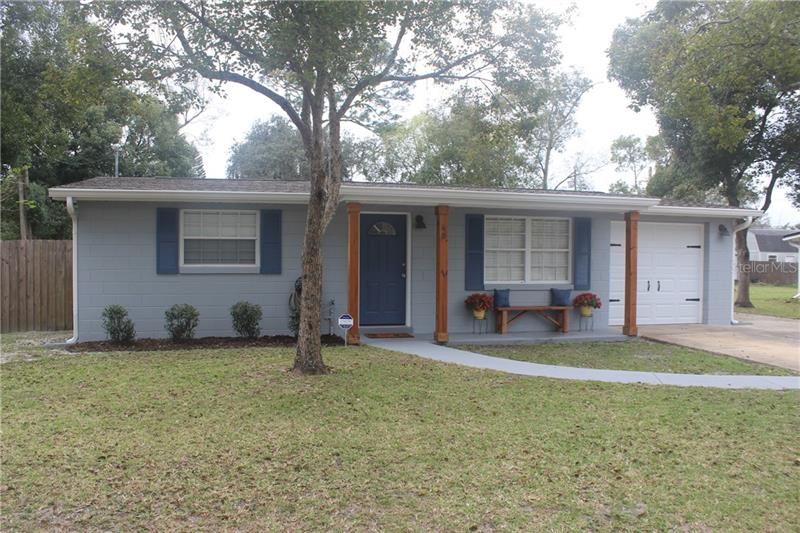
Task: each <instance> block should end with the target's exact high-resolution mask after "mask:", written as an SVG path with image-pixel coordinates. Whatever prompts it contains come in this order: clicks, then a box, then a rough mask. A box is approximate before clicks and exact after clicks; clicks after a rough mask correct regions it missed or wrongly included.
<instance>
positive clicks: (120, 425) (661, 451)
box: [0, 347, 800, 531]
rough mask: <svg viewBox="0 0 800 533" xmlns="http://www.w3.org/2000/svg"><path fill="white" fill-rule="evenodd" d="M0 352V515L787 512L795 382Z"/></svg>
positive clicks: (720, 517) (208, 525) (556, 517)
mask: <svg viewBox="0 0 800 533" xmlns="http://www.w3.org/2000/svg"><path fill="white" fill-rule="evenodd" d="M325 353H326V358H327V359H326V360H327V362H328V363H329V364H331V365H332V366H333V367H335V369H336V372H335V373H334V374H332V375H329V376H322V377H312V378H303V377H298V376H295V375H293V374H291V373H289V372H287V371H286V369H287V368H288V367H289V366H290V363H291V358H292V350H291V349H286V348H266V349H226V350H213V351H210V350H209V351H205V350H192V351H183V352H181V351H175V352H159V353H157V354H149V353H142V352H139V353H115V354H110V355H109V354H90V355H74V354H72V355H66V356H54V357H50V358H44V359H40V360H37V361H33V362H16V363H7V364H5V365H3V366H2V367H0V371H1V372H2V380H0V387H1V388H2V399H3V413H2V415H3V416H2V422H3V428H2V429H3V435H2V450H1V451H2V483H0V491H1V493H0V502H1V505H2V508H1V509H0V511H1V512H0V515H1V516H2V518H0V520H1V522H0V529H2V530H3V531H18V530H42V529H45V530H72V531H75V530H78V531H81V530H84V531H85V530H160V531H169V530H187V531H188V530H191V531H197V530H206V531H216V530H235V529H241V530H248V531H261V530H334V531H343V530H361V531H363V530H385V529H389V530H417V531H422V530H439V531H441V530H449V531H468V530H476V531H493V530H501V529H505V530H529V531H532V530H561V531H567V530H603V531H611V530H620V529H623V530H678V531H707V530H716V531H725V530H752V531H763V530H771V531H781V530H783V531H788V530H791V529H793V528H794V527H795V526H796V524H797V506H798V494H800V476H798V472H800V466H798V448H797V435H798V432H800V422H799V421H798V417H797V405H798V402H800V393H798V392H797V391H789V392H775V391H741V390H740V391H734V390H712V389H699V388H688V389H685V388H672V387H663V386H643V385H616V384H598V383H588V382H570V381H558V380H548V379H540V378H526V377H520V376H511V375H504V374H500V373H494V372H489V371H480V370H475V369H469V368H464V367H459V366H453V365H446V364H441V363H436V362H432V361H427V360H422V359H419V358H414V357H410V356H405V355H401V354H397V353H392V352H386V351H381V350H377V349H374V348H368V347H361V348H352V347H351V348H328V349H326V352H325Z"/></svg>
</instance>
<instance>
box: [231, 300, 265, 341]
mask: <svg viewBox="0 0 800 533" xmlns="http://www.w3.org/2000/svg"><path fill="white" fill-rule="evenodd" d="M262 316H263V314H262V313H261V306H260V305H258V304H251V303H250V302H236V303H235V304H233V306H231V318H233V330H234V331H235V332H236V334H237V335H239V336H240V337H248V338H250V339H255V338H256V337H258V336H259V335H260V334H261V326H259V325H258V323H259V322H261V317H262Z"/></svg>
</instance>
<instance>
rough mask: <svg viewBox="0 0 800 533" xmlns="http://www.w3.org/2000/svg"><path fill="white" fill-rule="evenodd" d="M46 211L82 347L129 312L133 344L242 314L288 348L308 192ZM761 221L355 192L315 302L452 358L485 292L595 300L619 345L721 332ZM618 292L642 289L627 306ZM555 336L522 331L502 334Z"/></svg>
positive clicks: (132, 184)
mask: <svg viewBox="0 0 800 533" xmlns="http://www.w3.org/2000/svg"><path fill="white" fill-rule="evenodd" d="M50 196H51V197H53V198H56V199H60V200H64V201H66V202H67V208H68V210H69V211H70V213H71V214H72V216H73V220H74V223H73V237H74V240H75V243H74V250H75V253H74V261H75V262H76V264H75V265H73V267H74V272H76V276H75V278H74V289H73V291H74V296H75V297H74V305H75V308H74V312H75V329H76V335H77V337H78V339H80V340H82V341H84V340H93V339H101V338H104V336H105V334H104V332H103V329H102V327H101V319H100V314H101V312H102V310H103V308H104V307H105V306H106V305H109V304H121V305H124V306H125V307H126V308H127V309H128V311H129V312H130V315H131V317H132V318H133V320H134V321H135V322H136V330H137V333H138V335H139V336H140V337H163V336H164V335H165V331H164V310H165V309H166V308H167V307H169V306H170V305H172V304H175V303H190V304H192V305H194V306H196V307H197V308H198V309H199V311H200V326H199V331H198V334H199V335H203V336H206V335H231V334H232V329H231V320H230V315H229V308H230V306H231V305H232V304H233V303H235V302H237V301H239V300H248V301H250V302H253V303H257V304H260V305H261V306H262V308H263V310H264V319H263V322H262V326H263V330H264V331H265V332H268V333H271V334H272V333H286V332H287V330H288V307H287V301H288V298H289V295H290V293H291V291H292V289H293V286H294V282H295V279H296V278H297V277H298V276H299V275H300V256H301V252H302V242H303V233H304V224H305V217H306V207H305V205H306V203H307V198H308V183H306V182H283V181H243V180H208V179H207V180H202V179H173V178H106V177H102V178H93V179H89V180H85V181H82V182H78V183H72V184H69V185H65V186H61V187H56V188H52V189H50ZM758 215H760V212H759V211H754V210H750V209H738V208H727V207H708V206H681V205H666V204H661V202H660V201H659V199H657V198H647V197H641V196H624V195H612V194H605V193H590V192H572V191H536V190H504V189H478V188H460V187H446V186H428V185H407V184H381V183H359V182H348V183H344V184H343V185H342V187H341V206H340V208H339V210H338V212H337V214H336V216H335V217H334V219H333V221H332V222H331V224H330V226H329V227H328V230H327V233H326V235H325V239H324V245H323V254H324V279H323V284H324V289H323V290H324V294H323V301H324V302H327V301H330V300H334V301H335V312H336V313H337V314H339V313H343V312H349V313H350V314H352V315H353V316H354V318H355V320H356V325H357V326H360V328H359V327H356V328H354V329H353V330H351V332H352V338H353V340H357V339H358V335H359V330H360V331H361V332H363V331H364V330H373V331H381V330H387V331H398V330H399V331H409V332H412V333H413V334H414V335H416V336H417V337H426V336H433V338H434V339H436V340H437V341H440V342H444V341H447V340H448V335H449V334H450V333H465V332H470V331H472V327H473V323H472V317H471V314H470V313H469V311H468V310H467V309H466V307H465V305H464V298H465V297H466V296H467V295H469V294H470V293H472V292H476V291H491V289H494V288H510V289H511V304H512V305H547V304H549V302H550V292H549V289H550V288H570V289H573V290H574V293H573V294H577V293H579V292H582V291H592V292H595V293H597V294H598V295H599V296H600V297H601V298H602V300H603V302H604V305H603V307H602V309H599V310H598V312H597V313H596V315H595V318H594V322H595V326H596V327H599V328H604V327H605V326H606V325H617V324H622V325H624V331H626V332H627V333H628V334H636V325H637V322H638V324H670V323H709V324H728V323H729V321H730V319H731V308H732V290H731V287H732V281H733V280H732V270H733V269H732V255H731V250H732V246H733V242H732V234H733V231H732V228H733V224H734V220H735V219H737V218H743V217H748V216H758ZM626 234H630V235H631V239H630V240H628V239H626ZM637 249H638V255H637V253H636V251H637ZM626 255H630V257H631V259H633V258H636V260H630V261H626V260H625V259H626ZM626 280H630V281H629V282H628V283H630V284H631V288H632V287H633V285H634V284H635V285H636V286H637V291H635V292H634V291H631V294H630V295H629V297H628V298H626V291H625V285H626ZM574 316H575V317H576V318H577V314H575V315H574ZM550 327H552V326H550V325H549V324H548V323H547V322H545V321H544V320H538V319H534V318H533V317H523V319H521V320H519V321H518V322H515V323H514V324H513V328H512V331H526V330H528V331H535V330H545V329H549V328H550Z"/></svg>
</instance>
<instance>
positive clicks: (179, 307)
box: [164, 304, 200, 341]
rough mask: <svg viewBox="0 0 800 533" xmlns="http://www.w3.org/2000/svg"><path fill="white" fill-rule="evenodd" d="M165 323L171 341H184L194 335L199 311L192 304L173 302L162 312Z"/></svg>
mask: <svg viewBox="0 0 800 533" xmlns="http://www.w3.org/2000/svg"><path fill="white" fill-rule="evenodd" d="M164 317H165V318H166V320H167V323H166V324H165V325H164V328H165V329H166V330H167V331H168V332H169V336H170V338H171V339H172V340H173V341H184V340H188V339H191V338H193V337H194V330H195V329H197V323H198V321H199V319H200V313H199V312H198V311H197V309H196V308H195V307H194V306H193V305H189V304H175V305H173V306H172V307H170V308H169V309H167V311H166V312H165V313H164Z"/></svg>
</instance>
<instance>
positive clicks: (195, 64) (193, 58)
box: [172, 18, 311, 144]
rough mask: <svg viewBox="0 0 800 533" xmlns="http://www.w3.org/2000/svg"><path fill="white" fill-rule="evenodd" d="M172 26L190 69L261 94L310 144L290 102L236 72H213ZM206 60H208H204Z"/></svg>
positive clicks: (301, 121)
mask: <svg viewBox="0 0 800 533" xmlns="http://www.w3.org/2000/svg"><path fill="white" fill-rule="evenodd" d="M172 24H173V26H174V30H175V34H176V35H177V37H178V41H179V42H180V43H181V47H182V48H183V51H184V53H185V54H186V55H187V57H188V59H189V60H190V62H191V63H192V68H194V69H195V70H197V72H199V73H200V75H201V76H204V77H206V78H208V79H212V80H219V81H228V82H233V83H238V84H240V85H244V86H245V87H248V88H250V89H252V90H254V91H256V92H257V93H259V94H262V95H264V96H266V97H267V98H269V99H270V100H272V101H273V102H275V103H276V104H278V106H279V107H280V108H281V109H282V110H283V111H284V112H285V113H286V114H287V115H288V116H289V119H290V120H291V121H292V123H293V124H294V125H295V127H297V129H298V131H299V132H300V136H301V137H302V138H303V141H304V142H306V141H307V142H308V143H309V144H311V130H310V129H309V127H308V125H307V124H306V123H304V122H303V120H302V118H301V117H300V115H298V114H297V111H295V109H294V107H292V104H291V102H289V100H287V99H286V98H285V97H284V96H282V95H280V94H278V93H277V92H275V91H273V90H272V89H270V88H269V87H267V86H265V85H262V84H260V83H258V82H257V81H255V80H253V79H250V78H248V77H246V76H243V75H241V74H238V73H236V72H228V71H223V70H214V69H212V68H210V67H208V65H207V64H206V62H204V61H201V60H200V59H199V58H198V54H197V53H195V51H194V50H193V49H192V47H191V45H190V44H189V40H188V39H187V38H186V35H185V34H184V33H183V28H182V27H181V25H180V24H178V21H177V20H175V19H174V18H173V19H172ZM205 59H206V60H207V59H208V58H205Z"/></svg>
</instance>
